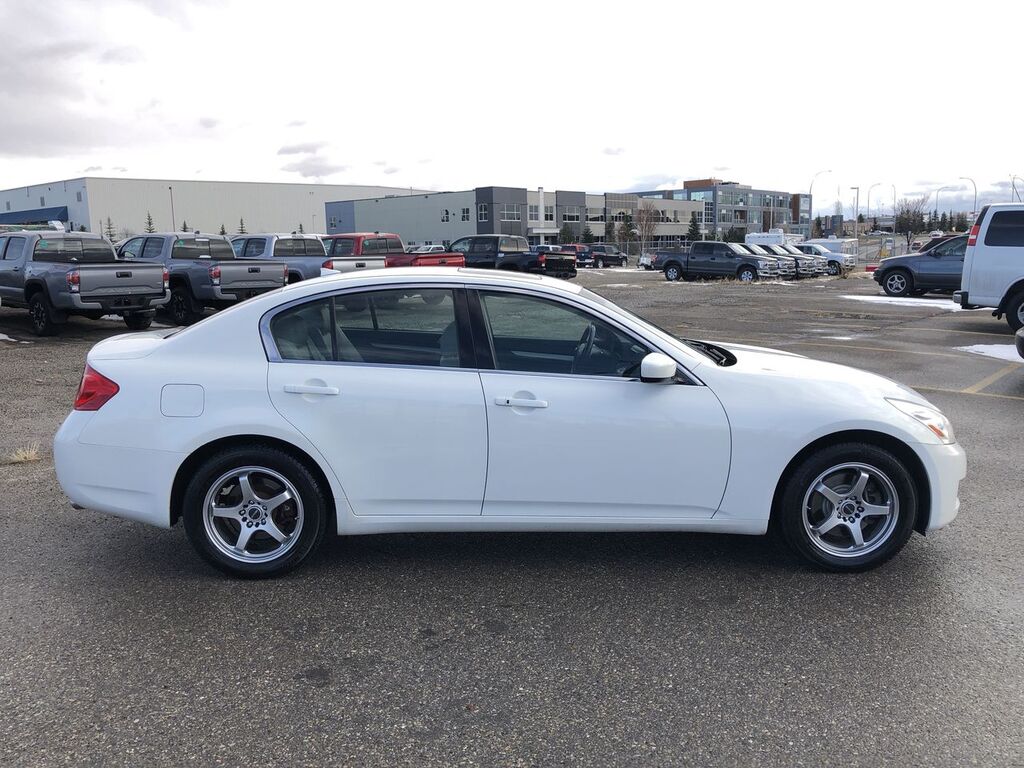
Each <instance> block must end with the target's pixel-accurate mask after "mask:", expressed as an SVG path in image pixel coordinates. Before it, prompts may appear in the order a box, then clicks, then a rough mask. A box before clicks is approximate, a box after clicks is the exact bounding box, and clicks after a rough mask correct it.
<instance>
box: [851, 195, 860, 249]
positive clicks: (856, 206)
mask: <svg viewBox="0 0 1024 768" xmlns="http://www.w3.org/2000/svg"><path fill="white" fill-rule="evenodd" d="M850 189H852V190H855V191H856V192H857V197H856V202H854V204H853V209H854V210H853V236H854V237H858V236H859V235H860V232H858V231H857V230H858V227H857V217H858V216H859V215H860V187H850Z"/></svg>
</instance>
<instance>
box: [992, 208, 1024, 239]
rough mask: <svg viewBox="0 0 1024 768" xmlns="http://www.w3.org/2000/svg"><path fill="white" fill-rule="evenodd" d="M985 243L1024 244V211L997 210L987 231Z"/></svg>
mask: <svg viewBox="0 0 1024 768" xmlns="http://www.w3.org/2000/svg"><path fill="white" fill-rule="evenodd" d="M985 245H993V246H1003V247H1021V246H1024V211H996V212H995V213H994V214H993V215H992V221H991V222H989V225H988V231H986V232H985Z"/></svg>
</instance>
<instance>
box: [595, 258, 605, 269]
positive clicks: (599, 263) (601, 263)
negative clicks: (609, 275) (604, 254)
mask: <svg viewBox="0 0 1024 768" xmlns="http://www.w3.org/2000/svg"><path fill="white" fill-rule="evenodd" d="M594 266H595V267H597V268H598V269H604V259H598V260H597V261H595V262H594Z"/></svg>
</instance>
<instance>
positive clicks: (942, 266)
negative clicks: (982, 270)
mask: <svg viewBox="0 0 1024 768" xmlns="http://www.w3.org/2000/svg"><path fill="white" fill-rule="evenodd" d="M966 250H967V235H960V236H958V237H950V238H946V239H944V240H940V241H939V243H938V244H937V245H934V246H932V247H931V248H929V249H927V250H924V251H918V252H916V253H908V254H906V255H904V256H889V257H888V258H885V259H882V260H881V261H880V262H879V263H878V268H877V269H876V270H875V272H874V275H873V277H874V278H875V282H876V283H878V284H879V285H880V286H882V290H883V291H885V292H886V293H887V294H888V295H890V296H907V295H910V296H923V295H924V294H926V293H928V292H929V291H946V292H952V291H955V290H956V289H957V288H959V287H960V280H961V276H962V274H963V271H964V254H965V252H966Z"/></svg>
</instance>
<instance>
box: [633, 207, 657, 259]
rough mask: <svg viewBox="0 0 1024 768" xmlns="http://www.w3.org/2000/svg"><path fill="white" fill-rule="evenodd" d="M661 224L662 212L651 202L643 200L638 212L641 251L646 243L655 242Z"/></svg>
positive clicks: (637, 224) (637, 221) (637, 223)
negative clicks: (655, 235)
mask: <svg viewBox="0 0 1024 768" xmlns="http://www.w3.org/2000/svg"><path fill="white" fill-rule="evenodd" d="M660 223H661V211H660V210H658V208H657V206H655V205H654V203H652V202H651V201H650V200H641V201H640V207H639V208H637V211H636V221H635V224H636V231H637V235H638V236H639V238H640V249H641V250H643V244H644V243H652V242H654V234H655V232H656V231H657V229H658V225H659V224H660Z"/></svg>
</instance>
